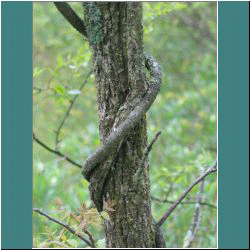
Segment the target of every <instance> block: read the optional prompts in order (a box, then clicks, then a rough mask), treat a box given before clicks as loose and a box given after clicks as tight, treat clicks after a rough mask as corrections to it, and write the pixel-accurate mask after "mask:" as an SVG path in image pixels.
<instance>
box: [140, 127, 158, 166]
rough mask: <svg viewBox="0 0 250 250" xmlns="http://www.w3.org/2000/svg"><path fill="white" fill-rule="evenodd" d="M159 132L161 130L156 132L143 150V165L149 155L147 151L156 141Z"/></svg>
mask: <svg viewBox="0 0 250 250" xmlns="http://www.w3.org/2000/svg"><path fill="white" fill-rule="evenodd" d="M160 134H161V131H159V132H157V133H156V134H155V136H154V138H153V140H152V141H151V142H150V143H149V144H148V146H147V148H146V150H145V152H144V155H143V159H142V164H143V165H144V163H145V160H146V159H147V157H148V155H149V152H150V151H151V150H152V147H153V145H154V144H155V142H156V141H157V139H158V137H159V135H160Z"/></svg>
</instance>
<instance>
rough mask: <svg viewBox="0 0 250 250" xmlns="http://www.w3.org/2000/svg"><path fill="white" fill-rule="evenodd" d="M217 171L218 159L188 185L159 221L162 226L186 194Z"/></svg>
mask: <svg viewBox="0 0 250 250" xmlns="http://www.w3.org/2000/svg"><path fill="white" fill-rule="evenodd" d="M216 171H217V161H216V162H215V163H214V165H213V167H210V168H209V169H208V170H207V171H206V172H205V173H203V174H202V175H201V176H200V177H199V178H198V179H197V180H196V181H195V182H194V183H193V184H192V185H191V186H190V187H188V188H187V189H186V190H185V192H184V193H182V194H181V196H180V197H179V198H178V199H177V200H176V201H175V203H174V204H173V205H172V206H171V207H170V208H169V209H168V211H167V212H166V213H165V214H164V215H163V216H162V218H161V219H160V220H159V221H158V222H157V224H158V225H159V226H161V225H162V224H163V223H164V222H165V221H166V219H167V218H168V217H169V215H170V214H171V213H172V212H173V211H174V210H175V208H176V207H177V206H178V205H179V204H180V203H181V201H182V200H183V199H184V198H185V197H186V195H187V194H188V193H189V192H190V191H191V190H192V188H193V187H194V186H195V185H197V184H198V183H199V182H200V181H202V180H203V179H204V178H205V177H206V176H208V175H209V174H211V173H214V172H216Z"/></svg>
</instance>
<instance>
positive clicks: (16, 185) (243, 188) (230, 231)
mask: <svg viewBox="0 0 250 250" xmlns="http://www.w3.org/2000/svg"><path fill="white" fill-rule="evenodd" d="M218 11H219V16H218V22H219V29H218V36H219V41H218V45H219V68H218V71H219V76H218V82H219V85H218V86H219V87H218V91H219V92H218V96H219V102H218V104H219V105H218V110H219V112H218V121H219V122H218V135H219V140H218V141H219V143H218V146H219V149H218V167H219V170H218V176H219V177H218V179H219V189H218V190H219V218H218V224H219V225H218V237H219V248H220V249H226V248H230V249H234V248H236V249H248V248H249V237H248V235H249V229H248V223H249V215H248V212H249V198H248V197H249V192H248V187H249V179H248V176H249V170H248V166H249V141H248V137H249V132H248V129H249V108H248V106H249V94H248V93H249V87H248V82H249V71H248V68H249V60H248V54H249V40H248V38H249V31H248V29H249V24H248V23H249V3H248V2H219V3H218ZM1 13H2V47H1V51H2V58H1V60H2V76H1V80H2V89H1V98H2V102H1V105H2V141H1V144H2V151H1V155H2V159H1V165H2V169H1V183H2V186H1V188H2V190H1V197H2V204H1V206H2V208H1V210H2V215H1V223H2V227H1V229H2V235H1V240H2V246H1V247H2V249H17V248H21V249H31V248H32V2H1Z"/></svg>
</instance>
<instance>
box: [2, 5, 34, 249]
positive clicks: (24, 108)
mask: <svg viewBox="0 0 250 250" xmlns="http://www.w3.org/2000/svg"><path fill="white" fill-rule="evenodd" d="M1 19H2V20H1V21H2V32H1V37H2V41H1V42H2V46H1V53H2V57H1V60H2V63H1V65H2V67H1V71H2V75H1V81H2V83H1V85H2V89H1V98H2V101H1V105H2V109H1V111H2V119H1V121H2V132H1V135H2V141H1V149H2V150H1V156H2V157H1V158H2V159H1V184H2V185H1V199H2V204H1V211H2V214H1V224H2V225H1V241H2V242H1V247H2V249H18V248H21V249H31V248H32V2H1Z"/></svg>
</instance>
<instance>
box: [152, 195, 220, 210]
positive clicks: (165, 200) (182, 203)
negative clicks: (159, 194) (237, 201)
mask: <svg viewBox="0 0 250 250" xmlns="http://www.w3.org/2000/svg"><path fill="white" fill-rule="evenodd" d="M151 199H152V200H153V201H157V202H161V203H170V204H174V203H175V201H171V200H168V199H164V200H162V199H159V198H156V197H153V196H152V197H151ZM196 203H197V202H196V201H182V202H181V203H180V204H181V205H185V204H196ZM200 205H202V206H208V207H211V208H214V209H217V206H215V205H213V204H210V203H207V202H201V203H200Z"/></svg>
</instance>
